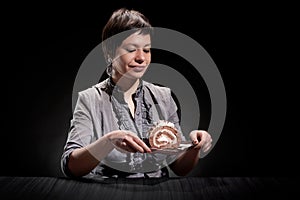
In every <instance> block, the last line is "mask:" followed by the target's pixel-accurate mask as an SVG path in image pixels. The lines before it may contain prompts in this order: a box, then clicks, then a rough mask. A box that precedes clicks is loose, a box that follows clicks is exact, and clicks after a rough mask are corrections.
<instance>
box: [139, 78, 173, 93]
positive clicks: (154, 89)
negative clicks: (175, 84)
mask: <svg viewBox="0 0 300 200" xmlns="http://www.w3.org/2000/svg"><path fill="white" fill-rule="evenodd" d="M143 84H144V86H145V87H147V88H148V89H149V90H150V91H151V92H153V93H154V95H155V96H156V95H158V96H159V95H162V96H163V97H165V96H166V95H170V94H171V89H170V88H168V87H166V86H162V85H158V84H153V83H149V82H147V81H144V82H143Z"/></svg>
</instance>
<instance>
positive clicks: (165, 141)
mask: <svg viewBox="0 0 300 200" xmlns="http://www.w3.org/2000/svg"><path fill="white" fill-rule="evenodd" d="M158 134H160V135H159V136H158ZM153 138H154V140H153V143H154V145H155V146H156V147H158V148H160V147H162V146H168V147H171V146H172V145H174V144H176V143H177V137H176V135H174V133H173V132H172V131H170V130H166V129H165V130H161V131H157V132H156V133H155V134H154V137H153Z"/></svg>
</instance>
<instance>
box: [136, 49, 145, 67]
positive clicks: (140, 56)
mask: <svg viewBox="0 0 300 200" xmlns="http://www.w3.org/2000/svg"><path fill="white" fill-rule="evenodd" d="M145 59H146V57H145V52H144V51H143V50H142V49H138V50H137V51H136V55H135V62H137V63H139V64H141V63H143V62H144V61H145Z"/></svg>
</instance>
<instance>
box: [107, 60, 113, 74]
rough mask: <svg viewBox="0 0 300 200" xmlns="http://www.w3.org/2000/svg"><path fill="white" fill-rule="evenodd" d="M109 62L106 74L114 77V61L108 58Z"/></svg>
mask: <svg viewBox="0 0 300 200" xmlns="http://www.w3.org/2000/svg"><path fill="white" fill-rule="evenodd" d="M107 62H108V66H107V68H106V73H107V75H108V76H111V75H112V59H111V58H108V59H107Z"/></svg>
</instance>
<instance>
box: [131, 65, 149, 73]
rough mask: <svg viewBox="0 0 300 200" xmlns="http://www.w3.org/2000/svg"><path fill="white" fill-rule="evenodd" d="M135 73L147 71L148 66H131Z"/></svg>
mask: <svg viewBox="0 0 300 200" xmlns="http://www.w3.org/2000/svg"><path fill="white" fill-rule="evenodd" d="M131 68H132V70H133V71H134V72H142V71H144V70H145V68H146V66H131Z"/></svg>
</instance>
